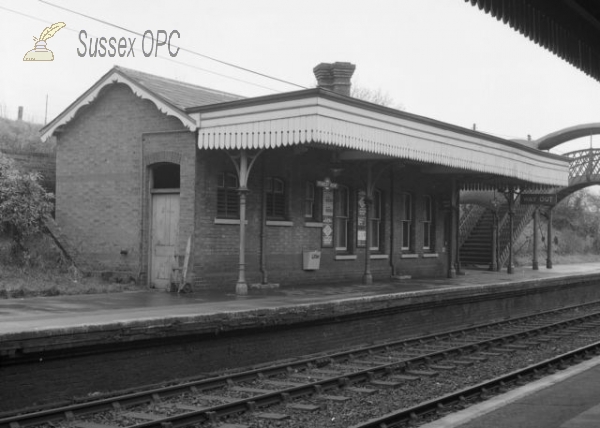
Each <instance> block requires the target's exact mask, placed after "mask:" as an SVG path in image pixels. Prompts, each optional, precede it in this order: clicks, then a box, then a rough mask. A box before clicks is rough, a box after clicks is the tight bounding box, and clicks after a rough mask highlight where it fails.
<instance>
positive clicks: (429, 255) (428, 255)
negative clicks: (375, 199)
mask: <svg viewBox="0 0 600 428" xmlns="http://www.w3.org/2000/svg"><path fill="white" fill-rule="evenodd" d="M438 257H439V256H438V253H423V258H425V259H436V258H438Z"/></svg>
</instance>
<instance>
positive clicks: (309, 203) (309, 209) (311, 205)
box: [304, 183, 315, 218]
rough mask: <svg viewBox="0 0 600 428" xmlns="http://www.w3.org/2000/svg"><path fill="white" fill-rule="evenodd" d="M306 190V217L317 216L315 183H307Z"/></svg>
mask: <svg viewBox="0 0 600 428" xmlns="http://www.w3.org/2000/svg"><path fill="white" fill-rule="evenodd" d="M305 192H306V197H305V201H304V217H306V218H315V185H314V184H313V183H306V190H305Z"/></svg>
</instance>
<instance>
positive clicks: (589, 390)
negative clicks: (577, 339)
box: [421, 357, 600, 428]
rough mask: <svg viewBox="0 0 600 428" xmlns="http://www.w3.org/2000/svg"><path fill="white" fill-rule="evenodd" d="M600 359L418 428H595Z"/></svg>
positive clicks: (599, 399) (599, 411)
mask: <svg viewBox="0 0 600 428" xmlns="http://www.w3.org/2000/svg"><path fill="white" fill-rule="evenodd" d="M598 427H600V357H596V358H594V359H592V360H588V361H585V362H583V363H581V364H578V365H576V366H573V367H571V368H569V369H567V370H563V371H560V372H557V373H555V374H554V375H551V376H548V377H545V378H542V379H540V380H539V381H536V382H534V383H532V384H528V385H525V386H523V387H520V388H517V389H514V390H511V391H509V392H507V393H505V394H502V395H499V396H497V397H494V398H492V399H490V400H487V401H485V402H483V403H481V404H478V405H475V406H472V407H469V408H468V409H465V410H463V411H461V412H458V413H455V414H452V415H449V416H447V417H445V418H443V419H440V420H437V421H435V422H432V423H429V424H426V425H421V428H598Z"/></svg>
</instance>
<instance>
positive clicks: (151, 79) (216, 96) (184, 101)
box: [114, 66, 245, 110]
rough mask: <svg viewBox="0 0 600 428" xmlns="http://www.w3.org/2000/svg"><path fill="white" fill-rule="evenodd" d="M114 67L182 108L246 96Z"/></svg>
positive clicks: (239, 98)
mask: <svg viewBox="0 0 600 428" xmlns="http://www.w3.org/2000/svg"><path fill="white" fill-rule="evenodd" d="M114 69H115V70H118V71H119V72H121V73H123V74H124V75H125V76H126V77H129V78H130V79H132V80H134V81H135V82H136V83H137V84H139V85H140V86H142V87H144V88H146V89H147V90H149V91H151V92H153V93H155V94H156V95H158V96H160V97H162V98H163V99H164V100H165V101H168V102H169V103H171V104H172V105H174V106H175V107H177V108H179V109H181V110H185V109H187V108H190V107H200V106H205V105H209V104H218V103H223V102H228V101H236V100H241V99H243V98H245V97H242V96H240V95H235V94H230V93H228V92H223V91H217V90H215V89H210V88H205V87H203V86H197V85H192V84H190V83H185V82H181V81H179V80H173V79H167V78H166V77H161V76H156V75H154V74H149V73H144V72H141V71H138V70H132V69H130V68H126V67H121V66H115V67H114Z"/></svg>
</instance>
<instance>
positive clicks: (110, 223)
mask: <svg viewBox="0 0 600 428" xmlns="http://www.w3.org/2000/svg"><path fill="white" fill-rule="evenodd" d="M182 128H183V126H182V125H181V123H180V122H179V121H178V120H177V119H175V118H173V117H169V116H166V115H164V114H163V113H161V112H159V110H158V109H157V108H156V106H155V105H154V104H153V103H152V102H150V101H147V100H143V99H141V98H139V97H137V96H136V95H134V94H133V92H131V90H130V89H129V88H128V87H127V86H126V85H122V84H114V85H110V86H109V87H107V88H106V89H105V90H103V91H102V92H101V93H100V95H99V96H98V98H97V99H96V100H95V101H94V102H92V103H91V104H90V105H88V106H87V107H84V108H82V109H80V110H79V112H78V113H77V115H76V117H75V118H74V119H73V120H72V121H71V122H69V123H68V124H67V125H66V126H65V129H64V132H62V133H61V135H60V137H59V139H58V144H57V154H56V166H57V174H56V182H57V183H56V187H57V191H56V193H57V197H56V219H57V222H58V223H59V225H60V226H61V227H62V228H63V231H64V232H65V234H67V235H68V236H69V237H71V239H73V241H74V242H75V245H76V246H77V247H78V251H79V253H80V256H81V260H85V261H86V266H84V267H86V268H87V269H90V270H111V271H115V270H118V271H123V272H126V273H128V274H131V275H133V276H135V275H137V273H138V272H139V262H140V250H141V239H140V238H141V233H142V232H141V227H142V223H141V215H142V212H141V211H142V197H143V189H142V172H143V171H142V162H143V159H142V133H144V132H146V133H147V132H155V131H172V130H180V129H182ZM121 250H126V251H127V255H126V256H123V255H121V254H120V252H121Z"/></svg>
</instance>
